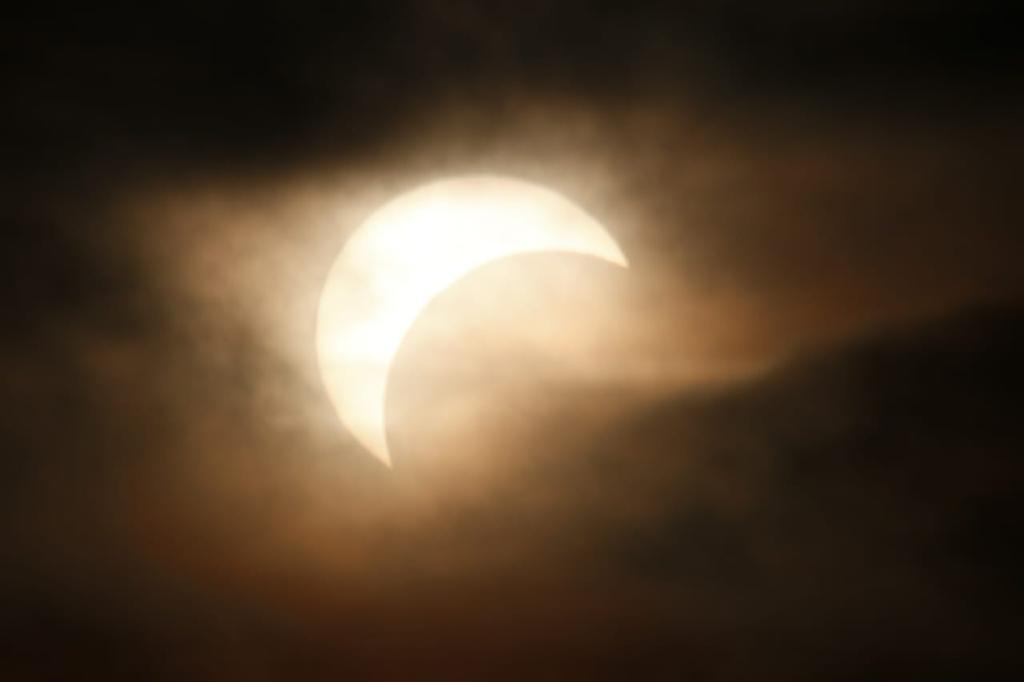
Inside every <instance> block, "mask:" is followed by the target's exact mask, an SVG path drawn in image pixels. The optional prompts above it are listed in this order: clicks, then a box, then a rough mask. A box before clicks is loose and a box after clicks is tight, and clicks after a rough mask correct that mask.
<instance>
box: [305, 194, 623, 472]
mask: <svg viewBox="0 0 1024 682" xmlns="http://www.w3.org/2000/svg"><path fill="white" fill-rule="evenodd" d="M536 252H566V253H574V254H582V255H587V256H593V257H595V258H600V259H602V260H605V261H608V262H609V263H613V264H615V265H618V266H621V267H629V265H628V262H627V260H626V257H625V256H624V255H623V253H622V250H621V249H620V248H619V245H618V244H617V243H616V242H615V240H614V239H613V238H612V237H611V235H609V234H608V232H607V231H606V230H605V229H604V227H603V226H602V225H601V224H600V223H599V222H598V221H597V220H595V219H594V218H593V217H591V216H590V215H589V214H587V213H586V212H585V211H584V210H583V209H581V208H580V207H578V206H577V205H576V204H574V203H572V202H571V201H569V200H568V199H566V198H565V197H563V196H561V195H560V194H557V193H556V192H553V191H551V190H549V189H546V188H544V187H541V186H539V185H535V184H532V183H529V182H525V181H523V180H518V179H514V178H506V177H498V176H467V177H457V178H450V179H445V180H439V181H436V182H431V183H429V184H427V185H424V186H421V187H419V188H417V189H414V190H412V191H410V192H407V193H405V194H402V195H401V196H399V197H397V198H395V199H393V200H391V201H389V202H388V203H386V204H385V205H384V206H382V207H381V208H380V209H378V210H377V211H376V212H374V213H373V214H372V215H370V217H369V218H368V219H367V220H366V221H365V222H364V223H363V224H362V225H361V226H360V227H359V228H358V229H357V230H356V231H355V232H354V233H353V235H352V236H351V238H350V239H349V240H348V242H347V243H346V244H345V247H344V248H343V249H342V251H341V253H340V254H339V255H338V258H337V260H335V262H334V264H333V266H332V267H331V270H330V273H329V274H328V276H327V281H326V283H325V285H324V289H323V293H322V294H321V297H320V306H319V311H318V315H317V333H316V345H317V358H318V361H319V365H320V372H321V375H322V377H323V381H324V384H325V386H326V388H327V393H328V395H329V397H330V399H331V402H332V403H333V404H334V408H335V410H336V411H337V414H338V417H339V419H340V420H341V422H342V423H343V424H344V425H345V426H346V427H347V428H348V429H349V430H350V431H351V432H352V434H353V435H354V436H355V437H356V439H357V440H359V442H361V443H362V444H363V445H364V446H365V447H366V448H367V449H368V450H369V451H370V452H371V453H373V455H375V456H376V457H377V458H379V459H380V460H381V461H382V462H383V463H384V464H386V465H388V466H391V454H390V452H389V451H388V443H387V428H386V422H385V394H386V391H387V383H388V373H389V371H390V368H391V364H392V361H393V359H394V357H395V354H396V353H397V351H398V349H399V347H400V346H401V344H402V340H403V338H404V337H405V335H406V333H407V332H408V331H409V328H410V327H411V326H412V325H413V323H414V322H415V321H416V318H417V317H418V316H419V314H420V312H421V311H422V310H423V308H424V307H426V305H427V304H428V303H429V302H430V301H431V300H432V299H433V298H434V297H436V296H437V295H438V294H440V293H441V292H442V291H444V290H445V289H447V288H448V287H450V286H451V285H452V284H454V283H455V282H456V281H458V280H459V279H461V278H462V277H464V276H465V275H466V274H468V273H469V272H471V271H472V270H474V269H476V268H478V267H480V266H482V265H484V264H485V263H488V262H490V261H493V260H496V259H499V258H504V257H506V256H513V255H517V254H524V253H536Z"/></svg>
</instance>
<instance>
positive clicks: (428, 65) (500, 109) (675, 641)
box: [0, 0, 1024, 680]
mask: <svg viewBox="0 0 1024 682" xmlns="http://www.w3.org/2000/svg"><path fill="white" fill-rule="evenodd" d="M0 35H2V52H3V55H4V64H5V67H4V69H3V74H4V75H3V78H4V81H3V82H4V87H3V95H4V105H3V108H2V112H3V113H2V115H0V116H2V120H3V121H4V124H3V126H2V131H3V132H2V133H0V139H2V140H3V156H2V158H3V162H2V165H0V167H2V173H3V176H2V179H3V183H2V187H3V189H2V190H0V192H2V196H3V207H4V210H3V230H4V247H3V249H0V276H2V278H3V282H4V286H3V287H2V289H0V291H2V294H0V296H2V298H0V305H2V308H0V310H2V313H3V324H2V325H0V350H2V352H3V353H2V357H0V372H2V376H3V381H2V382H0V435H2V440H0V453H2V454H0V534H2V535H0V539H2V540H3V542H2V543H0V677H2V678H3V679H10V680H37V679H38V680H50V679H60V680H64V679H68V680H82V679H105V680H106V679H168V680H181V679H187V680H202V679H217V680H225V679H247V680H249V679H252V680H262V679H268V680H277V679H302V680H305V679H309V680H315V679H341V678H345V679H349V678H351V679H494V678H507V679H524V678H529V679H537V678H540V679H548V678H550V679H606V678H607V679H693V680H705V679H706V680H736V679H785V680H794V679H814V680H832V679H871V680H888V679H972V680H975V679H984V680H987V679H1019V678H1020V676H1021V674H1022V673H1024V661H1022V659H1021V653H1020V651H1019V646H1018V643H1019V640H1020V633H1021V631H1022V627H1021V624H1020V622H1019V619H1020V615H1019V614H1020V612H1021V608H1022V607H1024V594H1022V590H1021V587H1020V575H1021V574H1022V572H1024V559H1022V553H1021V543H1022V542H1024V533H1022V523H1024V513H1022V509H1021V504H1022V502H1021V500H1022V497H1021V493H1022V492H1024V468H1022V465H1021V452H1022V448H1021V440H1022V439H1021V428H1022V426H1021V424H1022V420H1021V417H1022V414H1021V407H1020V405H1021V401H1020V399H1019V396H1018V392H1019V387H1020V384H1021V380H1022V379H1024V365H1022V361H1021V358H1020V348H1021V343H1022V342H1024V308H1022V307H1021V301H1022V294H1024V275H1022V274H1021V272H1022V267H1021V266H1022V263H1021V257H1022V254H1024V249H1022V247H1024V235H1022V231H1021V217H1022V208H1021V198H1020V191H1019V189H1018V180H1019V171H1020V168H1021V161H1022V154H1021V152H1022V146H1021V145H1022V136H1021V130H1020V124H1019V121H1020V117H1021V113H1022V112H1021V109H1022V106H1021V105H1022V101H1021V92H1020V87H1019V86H1020V82H1019V81H1020V73H1021V69H1022V67H1024V52H1022V48H1021V41H1020V40H1019V36H1018V24H1017V23H1016V22H1014V21H1013V17H1012V14H1011V12H1010V8H1009V7H1004V6H1000V5H995V4H986V3H927V4H924V3H922V4H915V3H881V2H877V3H876V2H861V3H845V2H817V3H812V2H807V3H804V2H797V1H796V0H793V1H788V2H786V1H784V2H778V3H756V4H754V3H743V2H720V3H714V4H711V3H708V4H706V5H696V4H693V5H690V4H687V3H665V4H663V5H650V6H648V5H646V4H644V3H622V4H618V5H616V6H614V7H612V8H608V7H597V6H596V5H595V3H583V2H530V1H523V2H516V3H503V2H493V3H470V2H456V1H452V2H426V1H421V2H411V1H410V2H391V3H386V2H374V3H355V2H348V3H341V2H338V3H331V4H328V5H325V6H323V7H307V6H299V5H298V4H297V3H280V4H276V5H275V4H263V5H260V6H258V7H257V6H243V5H235V6H230V5H221V4H217V3H205V4H201V5H198V4H197V5H195V6H188V5H187V4H175V5H168V6H164V7H161V6H157V5H153V4H146V5H144V6H141V5H140V6H131V7H104V8H98V7H91V8H88V7H81V8H77V9H72V8H63V7H57V6H52V7H51V6H42V5H38V6H33V7H31V8H30V9H28V10H25V9H24V8H21V9H15V10H13V11H12V10H7V15H6V16H5V18H4V20H3V22H2V28H0ZM465 172H496V173H507V174H511V175H519V176H523V177H527V178H529V179H532V180H535V181H537V182H542V183H547V184H552V185H553V186H555V187H556V188H558V189H560V190H562V191H565V192H566V193H568V194H570V195H571V196H573V197H574V198H577V199H579V200H580V201H582V202H583V203H584V204H585V205H586V206H588V207H594V210H596V211H598V212H599V213H600V215H601V216H602V217H603V218H604V219H605V222H607V224H608V225H610V226H611V228H612V231H613V232H616V233H617V237H618V238H619V239H620V241H621V243H622V244H623V248H624V250H625V251H626V253H627V254H628V255H629V257H630V260H631V263H632V265H633V269H632V270H631V271H630V272H631V274H630V275H629V277H630V278H631V279H630V282H631V283H629V284H621V286H622V287H624V290H625V293H624V294H622V300H624V301H625V302H626V306H627V307H628V313H627V312H623V313H621V314H622V315H628V316H629V319H630V320H631V321H632V322H631V325H627V326H631V327H632V328H636V329H638V330H639V332H638V334H639V335H640V336H642V337H643V341H642V342H639V345H638V346H636V347H635V348H632V349H627V350H629V351H630V355H638V354H639V355H642V356H643V357H650V358H651V363H652V364H651V366H652V367H653V368H654V370H653V371H654V374H655V375H662V376H669V375H670V374H672V372H673V371H674V369H673V368H676V367H677V363H678V362H682V363H683V364H686V363H690V364H691V365H692V364H696V365H699V366H700V367H707V368H713V369H708V370H707V373H708V374H709V375H714V376H715V378H716V380H715V381H710V380H708V381H704V380H701V381H698V380H696V379H694V380H692V381H682V382H679V385H678V386H675V388H673V389H672V390H671V391H667V392H666V391H665V390H661V391H660V392H658V394H657V396H658V397H657V399H656V400H653V399H647V400H644V401H639V400H638V401H636V402H634V403H630V408H629V409H622V410H618V411H615V410H614V409H613V410H612V412H614V413H615V414H616V415H618V416H616V417H615V418H614V419H611V418H607V417H606V416H604V415H607V414H610V413H611V412H603V411H602V409H603V407H602V406H608V405H619V404H620V403H622V402H624V401H626V402H628V401H627V399H626V398H625V397H624V396H625V395H627V394H629V395H631V393H630V392H631V391H632V390H633V389H635V386H633V384H634V383H636V382H631V381H630V380H629V377H626V379H622V377H618V378H617V379H616V380H615V381H614V382H610V383H609V382H606V383H605V384H602V385H601V386H598V387H594V386H591V385H578V384H574V383H573V382H572V381H570V380H569V379H567V378H565V377H562V384H559V386H561V388H562V389H564V390H563V391H562V392H558V391H554V392H552V393H551V395H554V396H555V397H553V398H550V400H551V401H553V402H554V403H557V405H556V407H553V408H551V410H550V411H549V412H548V413H547V414H546V415H542V417H543V418H539V420H537V421H534V420H533V418H530V419H525V420H522V421H523V423H525V424H526V425H525V426H523V427H522V429H520V431H518V432H516V434H517V435H515V437H509V438H506V439H505V440H504V441H503V443H502V445H500V446H494V445H493V444H492V446H490V447H492V449H493V452H494V454H493V457H494V459H495V461H497V462H499V463H500V464H499V465H494V468H493V469H492V470H489V472H485V473H483V474H480V473H479V472H477V473H474V474H473V475H472V476H471V475H469V474H466V475H465V476H463V478H459V477H458V476H457V475H455V474H453V473H452V472H451V471H449V470H442V469H440V468H439V469H438V470H437V471H434V470H432V468H431V466H430V465H429V462H430V453H431V452H432V451H434V450H446V449H451V448H456V447H457V444H453V442H444V441H443V439H440V440H439V438H440V437H439V436H437V437H434V436H431V435H430V433H429V430H424V429H419V430H417V429H414V428H413V429H405V430H402V431H401V432H400V433H395V434H393V436H394V443H395V444H396V453H397V455H396V456H397V458H398V459H399V462H400V463H401V458H402V457H403V452H404V457H405V458H406V461H407V462H416V464H417V465H416V466H411V465H407V466H406V467H404V468H403V467H401V466H400V467H397V468H396V470H395V471H394V472H389V471H385V470H383V469H381V468H380V467H379V466H378V465H377V463H376V462H375V460H373V459H372V458H371V457H370V456H369V455H368V454H366V453H365V452H363V451H361V450H360V449H359V448H358V446H357V445H356V444H355V443H354V442H353V441H351V440H349V439H348V437H347V436H345V434H343V433H340V428H339V427H338V426H337V425H336V423H335V422H334V418H333V415H332V414H331V413H330V407H329V405H327V404H326V398H325V396H324V395H323V392H322V390H321V389H320V387H319V385H318V384H317V382H316V380H315V376H314V377H313V378H312V379H311V378H310V377H311V376H313V375H312V370H311V366H312V360H311V359H310V358H309V357H307V356H308V355H311V354H312V343H313V342H312V338H313V337H312V333H313V332H312V330H313V326H314V324H315V320H314V315H315V301H316V295H317V292H318V290H319V289H318V287H319V283H321V282H322V281H323V278H324V276H325V275H326V271H327V267H329V264H330V262H331V259H332V258H333V256H334V254H336V253H337V250H338V248H340V245H341V244H342V243H343V241H344V237H345V235H346V234H347V233H348V231H350V230H351V229H353V228H354V227H355V225H356V224H357V223H358V219H359V218H360V217H363V216H365V215H366V213H367V211H369V210H371V209H372V207H373V206H374V205H376V204H379V203H380V201H381V200H383V199H386V198H387V197H388V196H391V195H392V194H394V193H396V192H397V191H400V190H402V189H405V188H409V187H412V186H415V185H416V184H418V183H420V182H424V181H426V180H429V179H431V178H433V177H438V176H443V175H448V174H456V173H465ZM325 197H326V198H325ZM332 202H334V203H332ZM328 205H330V207H331V208H325V207H326V206H328ZM337 205H341V206H342V208H341V209H340V210H342V211H343V215H344V216H345V217H344V218H343V219H342V223H343V226H342V228H341V229H338V228H337V226H336V225H335V227H332V228H328V227H322V226H323V225H325V224H327V223H326V221H325V218H324V215H325V214H326V213H328V212H331V211H335V209H337ZM346 210H347V211H350V213H344V211H346ZM332 215H333V214H332ZM306 218H308V219H309V220H307V221H306V222H302V221H303V220H305V219H306ZM302 225H311V226H312V227H303V226H302ZM617 230H618V231H617ZM524 267H527V266H524ZM529 267H533V268H534V270H533V271H531V272H533V274H534V275H535V276H536V277H539V278H541V279H543V277H544V275H543V272H544V261H537V262H536V263H534V264H533V265H531V266H529ZM481 281H483V280H479V281H478V285H479V282H481ZM461 286H462V285H458V286H457V287H455V290H454V291H453V292H452V294H451V296H450V297H449V299H444V300H441V301H438V302H437V304H436V305H435V306H433V307H432V309H431V311H428V312H427V313H426V315H427V316H428V317H429V316H431V315H434V316H437V315H443V314H444V313H445V309H446V308H445V307H446V306H447V309H448V311H449V312H451V310H453V309H454V308H455V307H457V305H456V304H457V303H458V302H459V296H460V295H463V294H460V291H462V290H461V289H460V288H459V287H461ZM296 292H298V293H296ZM463 293H464V292H463ZM554 298H555V299H557V296H554ZM446 300H447V301H448V303H446V302H445V301H446ZM559 301H560V302H559ZM571 303H572V301H571V300H563V299H558V300H555V301H554V302H553V303H550V304H549V305H552V306H555V308H554V309H555V310H558V306H559V305H562V306H563V312H564V310H567V309H568V307H566V306H569V305H570V304H571ZM492 307H495V308H497V306H492ZM435 308H436V310H435ZM548 312H550V310H549V311H548ZM496 314H500V311H499V313H496ZM570 317H571V316H570ZM510 319H511V318H510ZM567 324H568V323H567ZM280 329H287V332H286V333H281V335H280V336H278V335H277V334H278V330H280ZM435 341H436V339H435ZM432 343H433V342H432V341H431V337H430V331H429V328H426V327H424V329H421V330H420V331H419V332H414V334H413V335H412V336H411V337H410V339H409V347H408V348H406V349H403V355H402V359H401V362H400V363H399V366H398V367H397V368H396V376H395V377H394V379H393V386H396V387H398V388H393V389H392V395H394V396H396V397H395V398H394V399H393V402H394V403H395V408H396V409H399V408H401V407H402V401H403V400H405V401H406V403H408V405H406V407H409V405H413V407H416V411H417V412H419V413H421V414H423V415H424V416H423V419H424V420H425V421H427V422H429V421H430V420H431V419H432V418H434V417H435V416H437V415H438V414H439V413H434V412H431V409H438V408H436V407H433V408H432V407H431V405H432V404H440V403H442V402H443V399H444V398H445V397H446V396H447V397H451V396H452V395H454V393H455V392H456V391H465V390H475V391H477V392H478V393H480V395H481V396H483V397H481V398H480V400H481V401H482V402H484V403H486V404H487V405H491V406H492V407H491V408H488V409H491V410H492V413H491V417H492V418H494V419H497V420H498V421H503V422H510V421H513V416H514V414H513V413H515V415H518V418H520V419H521V414H519V412H521V410H520V403H519V402H517V400H518V399H514V398H510V397H509V394H508V393H507V392H503V391H504V389H502V390H501V391H497V389H493V388H492V385H493V384H495V383H496V382H498V379H496V378H493V377H495V376H498V374H500V372H498V373H497V374H494V375H493V376H492V378H491V379H487V378H483V379H481V378H479V377H477V379H476V380H475V381H473V380H467V382H463V383H459V382H452V383H451V385H447V384H444V382H441V383H440V384H430V386H431V387H432V388H431V390H428V391H427V396H426V399H424V397H423V396H422V395H419V394H417V393H416V391H415V390H414V389H413V388H412V386H413V385H414V384H415V382H414V381H413V379H412V378H410V377H412V376H413V373H412V368H413V367H415V366H416V358H417V357H424V354H426V353H428V351H429V353H431V354H432V355H431V357H434V358H435V359H437V361H438V362H442V363H443V361H444V359H445V358H444V357H437V356H439V355H440V356H443V355H444V353H445V352H448V353H452V354H453V357H454V356H455V355H457V354H459V353H462V352H467V353H468V354H469V356H471V357H472V358H475V360H476V361H478V362H480V363H481V364H482V365H484V366H489V367H500V368H503V369H502V371H503V372H504V373H505V374H502V375H501V376H505V375H506V374H507V375H508V376H510V377H512V378H513V379H514V380H515V381H517V382H519V383H518V384H517V385H519V386H520V389H521V390H522V391H523V392H524V393H525V395H527V396H532V395H539V394H540V393H541V392H542V391H546V390H547V388H550V386H549V384H550V383H551V381H552V380H551V378H550V375H549V374H545V373H544V372H542V371H541V370H539V369H537V368H536V366H535V365H536V358H531V357H529V356H527V357H525V359H524V357H521V356H519V355H515V353H516V352H517V351H516V350H515V338H514V337H513V338H512V341H510V342H506V344H505V345H504V346H498V347H491V348H489V349H488V348H484V349H480V348H477V349H475V350H473V349H469V350H468V351H467V349H458V348H450V349H449V350H448V351H445V350H444V349H443V348H442V349H441V350H438V349H437V344H436V343H435V344H434V345H431V344H432ZM305 344H308V347H307V346H306V345H305ZM442 345H443V344H442ZM637 349H639V350H637ZM473 353H476V354H477V355H475V356H473ZM488 353H490V355H488ZM602 357H604V356H602ZM611 357H612V358H613V359H614V358H615V357H619V356H615V355H614V353H613V354H612V355H611ZM608 364H614V361H613V360H609V361H608ZM737 368H739V369H737ZM696 373H697V374H700V372H699V371H698V372H696ZM705 378H706V377H705ZM403 382H404V383H403ZM616 382H618V383H616ZM669 383H671V382H669ZM406 385H408V386H409V387H410V388H409V389H408V390H404V389H403V388H402V387H403V386H406ZM467 386H469V388H467ZM524 387H525V388H524ZM637 390H639V389H637ZM488 391H492V393H488ZM493 391H497V392H493ZM417 401H422V403H420V402H417ZM296 406H300V407H296ZM641 406H642V407H641ZM609 409H612V408H609ZM616 409H617V408H616ZM624 414H625V415H627V416H622V415H624ZM595 415H596V416H595ZM437 418H438V419H439V418H440V417H439V416H437ZM516 423H519V422H516ZM573 430H576V431H578V433H580V434H584V433H585V434H591V435H592V434H600V435H599V437H583V436H580V437H579V438H575V436H573V434H572V433H570V434H569V435H566V432H567V431H570V432H573V433H575V431H573ZM574 438H575V439H574ZM563 441H565V442H568V443H570V445H566V444H565V442H563ZM580 443H584V445H581V444H580ZM565 449H572V450H574V453H573V456H571V457H569V456H564V452H563V450H565ZM419 455H423V456H422V457H418V456H419Z"/></svg>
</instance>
